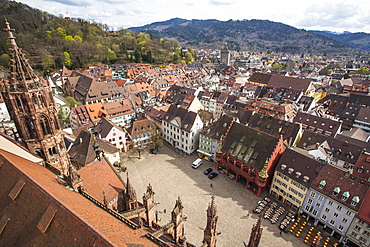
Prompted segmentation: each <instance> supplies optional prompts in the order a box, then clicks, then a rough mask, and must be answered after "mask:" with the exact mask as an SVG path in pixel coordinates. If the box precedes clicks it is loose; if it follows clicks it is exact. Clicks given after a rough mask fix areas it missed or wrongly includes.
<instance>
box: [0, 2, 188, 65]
mask: <svg viewBox="0 0 370 247" xmlns="http://www.w3.org/2000/svg"><path fill="white" fill-rule="evenodd" d="M0 16H2V17H5V18H6V19H7V20H8V22H9V23H10V26H11V28H13V29H15V32H14V36H15V37H16V42H17V44H18V46H19V47H20V48H22V49H23V51H24V52H25V53H26V55H27V58H29V59H30V63H31V65H32V66H33V67H34V68H37V69H40V70H42V71H44V72H46V71H48V70H55V69H60V68H61V67H62V65H63V64H65V65H66V66H67V67H70V68H86V67H87V66H91V65H96V64H100V63H125V62H149V63H170V62H181V60H182V58H184V59H185V57H186V58H187V59H189V57H190V58H191V55H189V54H182V52H181V49H180V45H179V43H178V42H177V41H176V40H164V39H153V38H152V37H151V36H150V35H148V34H146V33H135V32H133V31H130V30H125V29H122V30H120V31H117V32H109V28H108V26H107V25H105V24H100V23H95V22H90V21H85V20H82V19H70V18H67V17H64V18H63V17H57V16H54V15H51V14H49V13H47V12H43V11H40V10H38V9H34V8H31V7H29V6H28V5H25V4H22V3H17V2H14V1H8V0H0ZM1 23H2V24H1ZM0 27H1V31H0V39H1V42H0V67H2V68H4V67H5V68H6V67H7V65H8V60H9V56H8V44H9V42H8V40H7V36H8V35H7V33H6V32H5V31H2V28H3V27H5V20H4V19H2V21H0ZM190 51H191V52H192V50H191V49H190ZM185 55H186V56H185ZM182 62H184V61H182Z"/></svg>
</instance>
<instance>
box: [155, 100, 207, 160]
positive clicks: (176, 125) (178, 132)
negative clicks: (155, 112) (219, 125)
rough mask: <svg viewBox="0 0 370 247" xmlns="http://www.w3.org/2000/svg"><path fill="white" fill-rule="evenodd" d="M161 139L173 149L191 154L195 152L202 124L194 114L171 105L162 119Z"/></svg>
mask: <svg viewBox="0 0 370 247" xmlns="http://www.w3.org/2000/svg"><path fill="white" fill-rule="evenodd" d="M162 127H163V138H164V140H166V141H167V142H169V143H170V144H171V145H172V146H174V147H175V148H178V149H179V150H181V151H183V152H185V153H187V154H191V153H193V152H194V151H196V150H197V148H198V144H199V132H200V130H201V129H202V128H203V122H202V120H201V119H200V117H199V115H198V114H197V113H195V112H191V111H188V110H186V109H184V108H181V107H179V106H176V105H172V106H171V107H170V108H169V109H168V111H167V113H166V115H165V116H164V117H163V119H162Z"/></svg>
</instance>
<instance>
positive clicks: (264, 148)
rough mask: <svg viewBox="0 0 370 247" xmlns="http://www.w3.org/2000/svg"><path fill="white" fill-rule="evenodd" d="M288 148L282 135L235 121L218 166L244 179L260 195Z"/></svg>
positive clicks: (222, 148)
mask: <svg viewBox="0 0 370 247" xmlns="http://www.w3.org/2000/svg"><path fill="white" fill-rule="evenodd" d="M284 150H285V145H284V143H283V139H282V137H280V138H277V137H273V136H271V135H268V134H266V133H263V132H261V131H258V130H255V129H252V128H250V127H248V126H245V125H242V124H239V123H235V122H234V123H233V125H232V126H231V128H230V130H229V132H228V133H227V135H226V137H225V139H224V141H223V143H222V145H220V147H219V150H217V156H216V160H217V170H222V171H223V172H224V173H226V175H228V176H231V178H235V180H236V181H239V180H244V181H245V187H246V188H247V189H250V190H251V191H252V192H254V193H255V194H257V196H260V194H261V192H262V191H263V190H265V189H267V186H268V185H270V183H271V180H272V177H273V173H274V170H275V167H276V165H277V163H278V161H279V158H280V156H281V154H282V153H283V152H284Z"/></svg>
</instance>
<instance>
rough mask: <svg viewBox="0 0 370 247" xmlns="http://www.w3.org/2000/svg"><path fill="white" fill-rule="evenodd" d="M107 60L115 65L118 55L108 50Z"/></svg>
mask: <svg viewBox="0 0 370 247" xmlns="http://www.w3.org/2000/svg"><path fill="white" fill-rule="evenodd" d="M107 60H108V61H109V62H111V63H114V62H115V61H116V60H117V55H116V53H115V52H114V51H112V50H111V49H109V48H108V51H107Z"/></svg>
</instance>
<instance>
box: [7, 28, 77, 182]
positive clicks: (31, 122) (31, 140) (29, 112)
mask: <svg viewBox="0 0 370 247" xmlns="http://www.w3.org/2000/svg"><path fill="white" fill-rule="evenodd" d="M5 26H6V28H5V29H4V30H5V31H6V32H7V33H8V38H9V40H10V48H9V50H10V56H11V59H10V78H9V85H6V86H4V87H3V88H2V89H1V93H2V96H3V99H4V101H5V104H6V107H7V108H8V112H9V113H10V115H11V118H12V120H13V121H14V123H15V125H16V127H17V131H18V133H19V137H20V140H19V141H20V142H21V143H22V144H23V145H24V146H25V147H26V148H28V150H29V151H30V152H31V153H33V154H36V155H38V156H40V157H41V158H43V159H44V161H45V163H46V165H47V166H50V167H52V168H54V169H55V171H56V172H58V173H61V174H63V175H68V167H69V165H70V161H69V156H68V154H67V149H66V147H65V144H64V138H63V134H62V133H61V131H60V124H59V121H58V111H57V109H56V105H55V102H54V98H53V94H52V91H51V89H50V87H49V85H48V84H47V82H46V80H44V79H43V78H40V77H38V76H37V75H36V74H35V73H34V72H33V70H32V68H31V66H30V64H29V63H28V61H27V59H26V58H25V56H24V55H23V53H22V51H21V49H20V48H18V46H17V44H16V42H15V37H14V36H13V31H14V30H13V29H11V28H10V25H9V22H7V21H6V23H5Z"/></svg>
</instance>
